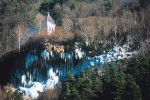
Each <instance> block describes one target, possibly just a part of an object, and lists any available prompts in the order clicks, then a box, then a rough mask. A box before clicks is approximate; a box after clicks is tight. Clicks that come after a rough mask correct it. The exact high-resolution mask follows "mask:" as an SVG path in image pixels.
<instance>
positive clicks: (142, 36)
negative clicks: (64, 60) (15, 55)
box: [0, 0, 150, 100]
mask: <svg viewBox="0 0 150 100" xmlns="http://www.w3.org/2000/svg"><path fill="white" fill-rule="evenodd" d="M149 4H150V1H149V0H1V1H0V57H1V56H3V55H5V54H7V53H8V52H10V51H14V50H16V51H17V48H18V32H19V31H21V46H24V45H28V44H30V43H32V42H34V41H36V40H39V39H41V40H42V39H44V37H47V35H46V31H45V27H44V25H43V21H44V19H45V18H46V15H47V12H50V14H51V16H52V17H53V18H54V19H55V22H56V25H57V27H56V32H55V33H54V34H53V35H52V36H50V37H48V39H49V40H50V41H53V42H58V43H60V42H70V41H80V42H81V45H82V44H84V43H85V42H88V43H89V47H88V48H86V49H89V50H91V51H93V54H91V56H93V55H97V54H99V53H101V52H102V51H103V50H107V49H109V48H112V47H113V46H114V45H116V44H119V45H122V44H123V43H129V45H130V49H129V50H135V49H138V50H139V51H140V52H139V54H138V56H137V57H134V58H132V59H125V60H121V61H120V63H119V64H116V63H115V62H112V64H105V65H104V66H103V67H102V69H101V72H99V69H97V68H96V66H95V68H90V67H89V68H87V70H86V71H85V72H82V73H80V74H79V75H77V76H73V75H72V73H70V72H69V73H68V75H67V76H66V78H65V79H64V82H63V83H62V86H58V87H57V88H56V89H55V90H47V91H45V92H44V93H42V94H41V95H40V97H39V100H57V99H64V100H149V99H150V54H149V53H150V51H149V50H150V46H149V39H150V5H149ZM33 26H34V27H35V31H36V32H35V33H34V34H31V30H30V28H32V27H33ZM32 31H33V30H32ZM33 37H34V38H33ZM9 87H11V85H8V86H6V87H4V88H3V89H1V91H0V100H9V99H11V100H16V99H19V100H20V99H22V97H21V96H20V95H19V94H18V93H17V92H12V91H11V90H10V91H9Z"/></svg>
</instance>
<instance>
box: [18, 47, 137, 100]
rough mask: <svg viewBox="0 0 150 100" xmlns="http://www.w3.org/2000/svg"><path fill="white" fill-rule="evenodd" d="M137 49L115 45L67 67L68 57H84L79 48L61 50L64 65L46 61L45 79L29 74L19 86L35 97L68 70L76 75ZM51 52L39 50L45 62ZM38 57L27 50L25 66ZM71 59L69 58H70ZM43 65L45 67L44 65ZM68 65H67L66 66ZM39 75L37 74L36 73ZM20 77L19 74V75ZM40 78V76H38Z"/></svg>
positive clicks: (51, 54)
mask: <svg viewBox="0 0 150 100" xmlns="http://www.w3.org/2000/svg"><path fill="white" fill-rule="evenodd" d="M136 53H137V51H133V52H128V51H127V50H126V49H125V48H124V47H123V46H122V47H121V46H115V47H114V48H113V49H111V50H109V51H107V52H106V51H105V52H104V53H103V54H101V55H99V56H94V57H87V58H86V59H85V60H84V61H83V62H82V63H81V64H79V65H77V66H75V67H73V68H68V67H69V66H70V65H67V64H68V61H69V59H72V58H73V57H74V58H75V59H82V58H84V55H85V54H84V52H83V51H81V50H80V49H75V51H74V53H71V52H70V53H69V52H61V53H60V54H59V57H60V58H61V59H63V60H65V63H66V64H65V65H64V67H62V66H61V65H58V66H57V67H56V68H55V67H54V66H51V65H50V64H49V63H47V65H46V66H47V67H48V69H47V72H45V73H47V79H46V81H32V80H31V79H32V77H34V76H31V74H30V81H26V82H24V83H26V84H27V85H25V86H21V87H19V89H20V90H21V91H24V92H25V95H27V96H30V97H31V98H37V97H38V96H39V92H43V91H45V90H46V89H49V88H51V89H53V88H55V86H56V84H58V83H59V81H60V77H61V78H63V77H65V75H66V74H67V72H68V71H71V72H72V73H73V74H74V75H77V74H78V73H79V72H82V71H85V69H86V68H87V67H93V66H98V67H101V66H102V65H103V64H105V63H110V62H112V61H118V60H121V59H124V58H130V57H132V56H133V55H135V54H136ZM53 54H54V53H53V52H50V53H49V52H48V51H47V50H46V49H45V50H43V51H41V53H40V57H42V59H43V60H45V62H47V61H49V60H51V58H52V56H53V57H54V55H53ZM38 59H39V56H38V55H37V54H36V53H31V52H29V53H28V54H27V56H26V58H25V61H26V62H25V64H26V68H29V67H30V66H31V65H32V63H33V62H36V61H37V60H38ZM70 61H71V60H70ZM46 66H45V67H46ZM67 66H68V67H67ZM36 75H39V74H36ZM20 77H21V76H20ZM39 78H42V77H39ZM41 80H42V79H41Z"/></svg>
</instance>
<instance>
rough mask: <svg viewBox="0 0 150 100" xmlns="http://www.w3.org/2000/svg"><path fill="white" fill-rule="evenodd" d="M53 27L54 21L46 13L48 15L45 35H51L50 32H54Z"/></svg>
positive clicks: (54, 25)
mask: <svg viewBox="0 0 150 100" xmlns="http://www.w3.org/2000/svg"><path fill="white" fill-rule="evenodd" d="M55 27H56V24H55V21H54V20H53V19H52V17H51V16H50V15H49V12H48V15H47V34H48V35H51V34H52V32H54V31H55Z"/></svg>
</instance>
